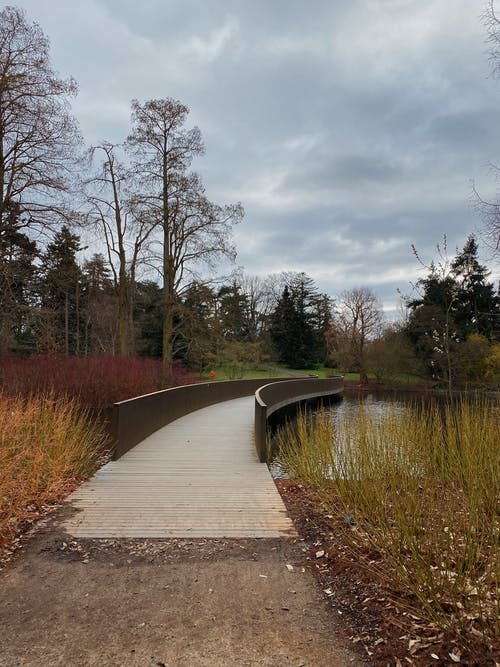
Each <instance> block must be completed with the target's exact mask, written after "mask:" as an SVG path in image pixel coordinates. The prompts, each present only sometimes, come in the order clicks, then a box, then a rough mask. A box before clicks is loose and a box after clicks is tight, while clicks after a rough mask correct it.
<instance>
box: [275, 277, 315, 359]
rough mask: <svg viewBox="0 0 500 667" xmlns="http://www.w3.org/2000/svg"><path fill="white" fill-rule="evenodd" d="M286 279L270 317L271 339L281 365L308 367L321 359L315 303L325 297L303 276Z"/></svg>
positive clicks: (311, 281)
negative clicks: (287, 281) (287, 280)
mask: <svg viewBox="0 0 500 667" xmlns="http://www.w3.org/2000/svg"><path fill="white" fill-rule="evenodd" d="M288 278H289V284H287V285H285V288H284V290H283V293H282V295H281V297H280V298H279V300H278V303H277V305H276V308H275V310H274V312H273V314H272V315H271V322H270V334H271V340H272V342H273V345H274V347H275V349H276V351H277V353H278V358H279V360H280V361H281V362H282V363H284V364H286V365H287V366H290V367H292V368H310V367H311V366H315V365H316V364H318V363H319V362H320V361H323V360H324V359H323V358H322V347H321V343H322V341H323V331H322V330H321V329H319V328H318V327H319V326H322V324H321V322H322V319H321V318H320V319H318V304H319V300H321V299H323V297H324V296H325V295H319V294H318V291H317V289H316V287H315V285H314V282H313V280H312V278H310V277H309V276H307V275H306V274H305V273H298V274H289V276H288ZM323 301H324V299H323ZM320 311H321V308H320ZM320 314H321V313H320ZM320 320H321V322H320Z"/></svg>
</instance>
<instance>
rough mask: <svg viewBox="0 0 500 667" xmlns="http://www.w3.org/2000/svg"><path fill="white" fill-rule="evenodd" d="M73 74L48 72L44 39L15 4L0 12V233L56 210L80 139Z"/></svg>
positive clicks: (40, 222) (36, 222)
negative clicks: (73, 105)
mask: <svg viewBox="0 0 500 667" xmlns="http://www.w3.org/2000/svg"><path fill="white" fill-rule="evenodd" d="M75 93H76V84H75V82H74V81H73V79H67V80H63V79H61V78H59V77H58V75H57V73H56V72H54V70H53V68H52V65H51V63H50V58H49V41H48V39H47V38H46V37H45V35H44V34H43V32H42V30H41V28H40V27H39V26H38V25H37V24H36V23H33V24H31V25H30V24H29V23H28V22H27V20H26V17H25V14H24V12H23V11H22V10H21V9H18V8H16V7H5V9H3V10H2V11H1V12H0V236H1V235H2V234H3V233H4V230H5V228H6V225H8V224H9V218H10V216H11V211H12V210H13V209H14V208H16V207H17V210H18V215H17V216H16V226H17V228H18V229H21V228H23V227H30V228H33V227H38V228H40V227H45V226H46V225H47V224H48V223H49V221H50V220H53V219H54V214H55V213H62V212H63V207H62V205H61V200H60V196H61V194H62V193H64V192H65V191H66V189H67V187H68V175H69V173H70V171H71V168H72V166H73V163H74V155H75V150H76V146H77V144H78V142H79V140H80V138H79V135H78V132H77V128H76V123H75V121H74V119H73V118H72V116H71V115H70V111H69V102H68V100H69V98H70V97H71V96H73V95H74V94H75Z"/></svg>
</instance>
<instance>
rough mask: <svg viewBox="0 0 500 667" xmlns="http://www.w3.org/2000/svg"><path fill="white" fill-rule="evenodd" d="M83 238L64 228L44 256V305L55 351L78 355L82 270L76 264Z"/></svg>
mask: <svg viewBox="0 0 500 667" xmlns="http://www.w3.org/2000/svg"><path fill="white" fill-rule="evenodd" d="M80 249H81V248H80V238H79V236H77V235H76V234H72V233H71V232H70V230H69V229H68V227H66V226H65V225H64V226H63V227H62V228H61V231H59V232H57V233H56V234H55V235H54V239H53V241H52V242H51V243H49V244H48V246H47V250H46V252H45V254H44V275H43V277H44V287H43V293H42V303H43V306H44V308H45V311H46V313H47V315H48V318H47V325H48V326H49V327H51V328H52V336H53V339H54V345H55V349H57V350H63V351H64V352H65V353H66V354H69V353H78V352H79V347H80V339H81V326H82V324H83V322H82V318H81V310H80V298H81V287H82V271H81V269H80V267H79V265H78V263H77V261H76V254H77V252H78V251H79V250H80Z"/></svg>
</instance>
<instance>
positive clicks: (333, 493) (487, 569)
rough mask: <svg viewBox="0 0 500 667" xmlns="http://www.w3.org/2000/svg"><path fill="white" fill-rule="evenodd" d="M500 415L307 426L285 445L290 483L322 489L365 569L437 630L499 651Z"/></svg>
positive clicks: (470, 411)
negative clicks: (491, 645)
mask: <svg viewBox="0 0 500 667" xmlns="http://www.w3.org/2000/svg"><path fill="white" fill-rule="evenodd" d="M497 429H498V407H496V406H492V405H491V404H490V403H487V402H484V401H461V402H457V403H454V404H450V405H448V406H446V407H444V408H443V406H439V405H438V404H435V405H431V406H426V407H424V406H414V407H413V408H412V409H410V410H409V411H408V412H405V413H401V414H394V413H392V414H387V415H382V416H379V417H375V416H372V415H369V414H368V413H367V412H366V411H365V410H364V409H363V407H362V406H361V405H360V409H359V412H358V413H357V416H355V417H352V416H351V417H349V416H346V417H345V418H344V419H343V420H342V421H340V422H339V421H335V419H334V418H333V417H332V415H331V414H328V413H326V412H319V413H317V414H315V415H312V416H307V415H305V414H303V415H301V416H299V419H298V421H297V424H296V427H295V428H294V427H292V426H288V427H286V428H284V429H283V430H281V431H280V432H279V434H278V441H279V442H278V446H279V450H278V451H279V457H280V460H281V462H282V464H283V465H284V467H285V469H287V470H288V472H289V474H290V475H291V476H292V477H293V478H294V479H296V480H297V481H300V482H302V483H304V484H307V485H308V486H310V487H311V488H314V489H315V490H316V492H317V494H318V496H319V498H320V499H321V502H322V503H323V505H324V506H325V507H326V508H327V510H328V512H329V513H330V514H331V516H332V523H336V529H337V531H336V532H337V534H338V535H341V537H342V539H344V540H346V541H347V542H348V544H349V545H350V547H351V548H352V549H353V550H354V552H355V553H356V556H357V558H358V559H359V560H360V561H361V562H363V564H364V566H365V567H366V568H368V569H369V570H370V571H371V572H373V573H374V574H376V576H377V577H378V578H379V579H380V580H381V581H383V582H384V583H385V584H387V588H388V590H390V591H393V593H394V594H395V596H396V597H398V598H399V602H400V603H401V604H405V605H406V606H407V607H408V608H409V609H410V610H411V611H412V613H414V614H416V615H418V616H419V617H423V618H426V619H428V621H429V622H431V623H434V624H435V625H436V626H437V627H439V628H442V629H446V630H450V629H451V630H453V631H454V632H456V633H457V634H459V633H461V634H462V635H463V637H465V638H466V637H467V636H471V634H472V635H474V636H475V637H476V638H477V636H478V633H479V636H483V637H484V641H485V642H486V643H488V642H493V643H498V640H499V639H500V625H499V584H500V556H499V547H500V508H499V498H500V448H499V447H498V430H497Z"/></svg>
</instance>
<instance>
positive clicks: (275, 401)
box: [64, 379, 342, 538]
mask: <svg viewBox="0 0 500 667" xmlns="http://www.w3.org/2000/svg"><path fill="white" fill-rule="evenodd" d="M244 382H245V381H242V382H240V383H212V384H211V385H209V388H208V389H207V388H206V386H202V385H192V386H191V387H181V388H179V389H176V390H168V391H167V392H158V393H157V394H152V395H150V396H146V397H140V398H139V399H134V400H133V401H126V402H124V403H122V404H118V406H117V407H116V409H115V412H116V414H115V432H116V433H117V434H118V435H119V434H120V433H121V434H122V442H117V443H116V445H117V452H118V454H119V458H118V460H114V461H111V462H109V463H107V464H106V465H105V466H103V467H102V468H101V470H99V471H98V472H97V474H96V475H95V476H94V477H93V478H92V479H91V480H89V481H88V482H86V483H84V484H83V485H82V486H81V487H80V488H79V489H78V490H77V491H75V492H74V493H73V494H72V495H71V496H70V497H69V499H68V502H69V503H70V504H71V506H72V507H73V508H74V509H75V510H76V511H75V513H74V515H73V516H72V517H71V518H69V519H68V520H67V521H66V522H65V524H64V527H65V529H66V530H67V532H68V533H70V534H71V535H73V536H75V537H88V538H106V537H124V538H134V537H143V538H147V537H281V536H287V535H292V534H294V529H293V525H292V522H291V520H290V518H289V517H288V515H287V513H286V509H285V506H284V504H283V501H282V499H281V497H280V495H279V493H278V491H277V489H276V487H275V485H274V482H273V480H272V478H271V475H270V473H269V470H268V468H267V465H266V463H263V462H261V461H262V460H263V459H264V455H263V444H264V443H263V438H265V420H266V416H267V415H268V414H271V413H272V412H275V411H276V409H278V408H280V407H283V406H284V405H287V404H290V403H293V402H297V401H300V400H307V399H310V398H313V397H318V396H330V395H332V394H339V393H340V392H341V391H342V383H341V381H339V379H336V380H335V381H330V382H329V383H328V381H320V380H306V381H304V380H300V381H299V380H293V381H288V382H280V383H279V386H278V387H276V385H275V383H269V384H268V385H267V387H264V388H263V389H260V390H259V391H257V393H256V395H254V394H253V393H252V394H251V395H250V396H248V395H247V396H240V397H238V398H233V399H230V400H222V401H221V402H216V403H215V404H213V405H205V407H199V405H200V403H201V404H203V403H206V402H207V401H208V400H209V399H210V400H211V401H213V400H214V399H215V400H218V399H220V397H222V399H224V398H227V396H228V395H230V393H233V395H234V394H236V395H238V394H239V393H247V394H248V393H249V392H250V391H252V392H253V391H254V387H255V386H257V385H258V384H259V385H260V384H262V381H260V383H255V382H253V383H252V382H251V381H246V384H244ZM231 384H233V386H229V387H228V386H227V385H231ZM276 384H278V383H276ZM217 385H220V386H219V387H217ZM222 385H225V386H222ZM196 387H198V389H196ZM214 387H215V389H214ZM266 391H267V393H266ZM169 392H170V393H169ZM204 392H205V393H204ZM206 392H208V393H206ZM210 392H211V393H210ZM228 392H229V393H228ZM207 396H208V398H207ZM200 397H201V398H200ZM266 397H267V400H268V401H269V404H266ZM182 405H183V406H184V412H188V414H184V415H183V416H178V413H179V410H180V409H181V408H180V407H179V406H182ZM161 406H163V407H161ZM196 407H198V409H194V410H193V408H196ZM189 410H193V411H189ZM120 411H121V418H120ZM158 414H160V415H161V419H162V420H163V421H164V422H165V421H167V422H168V423H166V424H165V425H163V426H161V427H160V428H156V429H155V430H153V432H151V433H149V434H147V435H145V437H143V438H142V439H141V440H140V441H139V442H138V443H137V444H136V443H135V440H137V439H138V438H140V437H141V435H144V433H145V432H147V431H145V430H144V429H147V428H149V429H153V428H155V427H156V426H157V425H158V421H157V420H158ZM130 420H131V421H130ZM148 425H149V426H148ZM127 426H128V428H127ZM263 429H264V432H263ZM125 433H126V434H127V435H126V437H125ZM127 438H128V444H126V446H124V444H123V441H124V440H127ZM131 443H132V444H131ZM124 449H125V450H126V449H128V451H124V453H123V454H122V451H123V450H124Z"/></svg>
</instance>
